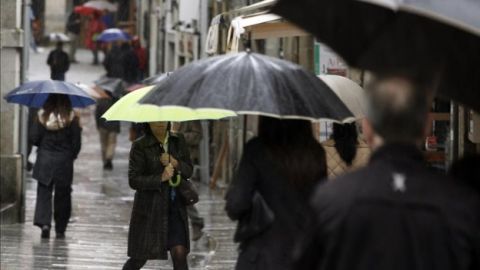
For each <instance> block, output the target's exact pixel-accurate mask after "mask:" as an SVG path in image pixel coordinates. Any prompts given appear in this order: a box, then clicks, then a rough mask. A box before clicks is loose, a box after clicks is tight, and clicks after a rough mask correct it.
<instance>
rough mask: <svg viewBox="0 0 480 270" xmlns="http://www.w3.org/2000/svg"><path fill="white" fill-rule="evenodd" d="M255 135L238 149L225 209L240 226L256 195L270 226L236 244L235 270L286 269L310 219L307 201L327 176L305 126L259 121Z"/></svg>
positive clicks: (319, 151) (307, 124)
mask: <svg viewBox="0 0 480 270" xmlns="http://www.w3.org/2000/svg"><path fill="white" fill-rule="evenodd" d="M258 129H259V130H258V137H256V138H253V139H252V140H250V141H249V142H248V143H247V144H246V145H245V147H244V151H243V155H242V158H241V161H240V164H239V167H238V170H237V172H236V175H235V177H234V179H233V181H232V183H231V184H230V187H229V189H228V192H227V195H226V207H225V209H226V211H227V214H228V216H229V217H230V218H231V219H232V220H239V222H242V218H244V217H246V216H248V215H249V213H250V211H253V210H251V209H252V201H253V196H254V194H255V193H258V194H259V195H260V196H261V197H263V199H264V201H265V203H266V205H267V206H268V208H270V209H271V211H272V212H273V214H274V219H275V220H274V221H273V222H272V223H271V225H270V226H269V227H268V228H266V230H265V231H263V232H261V233H260V232H259V234H257V235H255V236H251V237H250V238H248V239H236V240H237V241H240V251H239V257H238V260H237V264H236V268H235V269H237V270H244V269H245V270H246V269H248V270H249V269H263V270H269V269H272V270H273V269H275V270H282V269H291V263H292V256H291V250H292V248H293V246H294V244H295V238H296V237H297V236H298V235H299V234H300V233H301V232H302V231H303V230H304V229H305V227H304V226H305V225H306V223H305V221H306V220H307V217H308V216H309V215H310V211H309V207H308V202H309V198H310V195H311V193H312V190H313V188H314V187H315V186H316V185H317V184H318V183H320V182H321V181H322V179H324V178H325V177H326V176H327V168H326V161H325V151H324V150H323V148H322V146H321V145H320V143H318V142H317V140H316V139H315V138H314V136H313V131H312V125H311V123H310V122H308V121H304V120H279V119H274V118H269V117H261V118H260V122H259V126H258ZM256 218H257V219H259V220H261V219H264V217H256ZM237 230H238V229H237Z"/></svg>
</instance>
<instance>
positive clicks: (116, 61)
mask: <svg viewBox="0 0 480 270" xmlns="http://www.w3.org/2000/svg"><path fill="white" fill-rule="evenodd" d="M103 67H104V68H105V71H106V72H107V77H109V78H119V79H123V74H124V65H123V62H122V51H121V50H120V41H115V42H113V43H112V47H111V48H110V50H109V51H108V52H107V54H106V55H105V59H104V61H103Z"/></svg>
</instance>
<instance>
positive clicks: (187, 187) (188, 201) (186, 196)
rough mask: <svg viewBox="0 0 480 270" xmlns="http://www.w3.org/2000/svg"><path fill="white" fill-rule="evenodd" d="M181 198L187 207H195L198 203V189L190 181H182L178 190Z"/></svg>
mask: <svg viewBox="0 0 480 270" xmlns="http://www.w3.org/2000/svg"><path fill="white" fill-rule="evenodd" d="M177 190H178V192H179V193H180V196H181V197H182V199H183V203H184V204H185V205H186V206H189V205H194V204H196V203H197V202H198V200H199V198H198V192H197V189H196V188H195V187H194V186H193V183H192V182H190V181H189V180H184V179H182V180H181V181H180V184H179V185H178V188H177Z"/></svg>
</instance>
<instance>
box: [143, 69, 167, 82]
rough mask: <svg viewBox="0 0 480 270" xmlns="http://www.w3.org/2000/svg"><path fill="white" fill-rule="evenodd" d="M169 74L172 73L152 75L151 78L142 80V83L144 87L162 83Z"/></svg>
mask: <svg viewBox="0 0 480 270" xmlns="http://www.w3.org/2000/svg"><path fill="white" fill-rule="evenodd" d="M171 74H172V72H165V73H161V74H157V75H153V76H151V77H148V78H146V79H144V80H143V81H142V83H143V84H145V85H153V84H157V83H160V82H161V81H163V80H164V79H165V78H167V77H168V76H170V75H171Z"/></svg>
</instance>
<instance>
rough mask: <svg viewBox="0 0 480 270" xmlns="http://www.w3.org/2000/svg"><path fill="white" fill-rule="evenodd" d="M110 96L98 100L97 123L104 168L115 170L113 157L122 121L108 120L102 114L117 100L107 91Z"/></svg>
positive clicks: (96, 109)
mask: <svg viewBox="0 0 480 270" xmlns="http://www.w3.org/2000/svg"><path fill="white" fill-rule="evenodd" d="M105 93H106V94H107V95H108V96H109V98H101V99H98V100H97V106H96V108H95V121H96V123H97V130H98V134H99V135H100V146H101V152H102V161H103V169H105V170H113V163H112V160H113V157H114V155H115V147H116V146H117V135H118V133H120V122H118V121H106V120H105V119H104V118H102V115H103V114H104V113H105V112H106V111H107V110H108V109H109V108H110V107H111V106H112V105H113V104H114V103H115V102H116V101H117V99H116V98H114V97H113V94H112V93H111V92H109V91H105Z"/></svg>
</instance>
